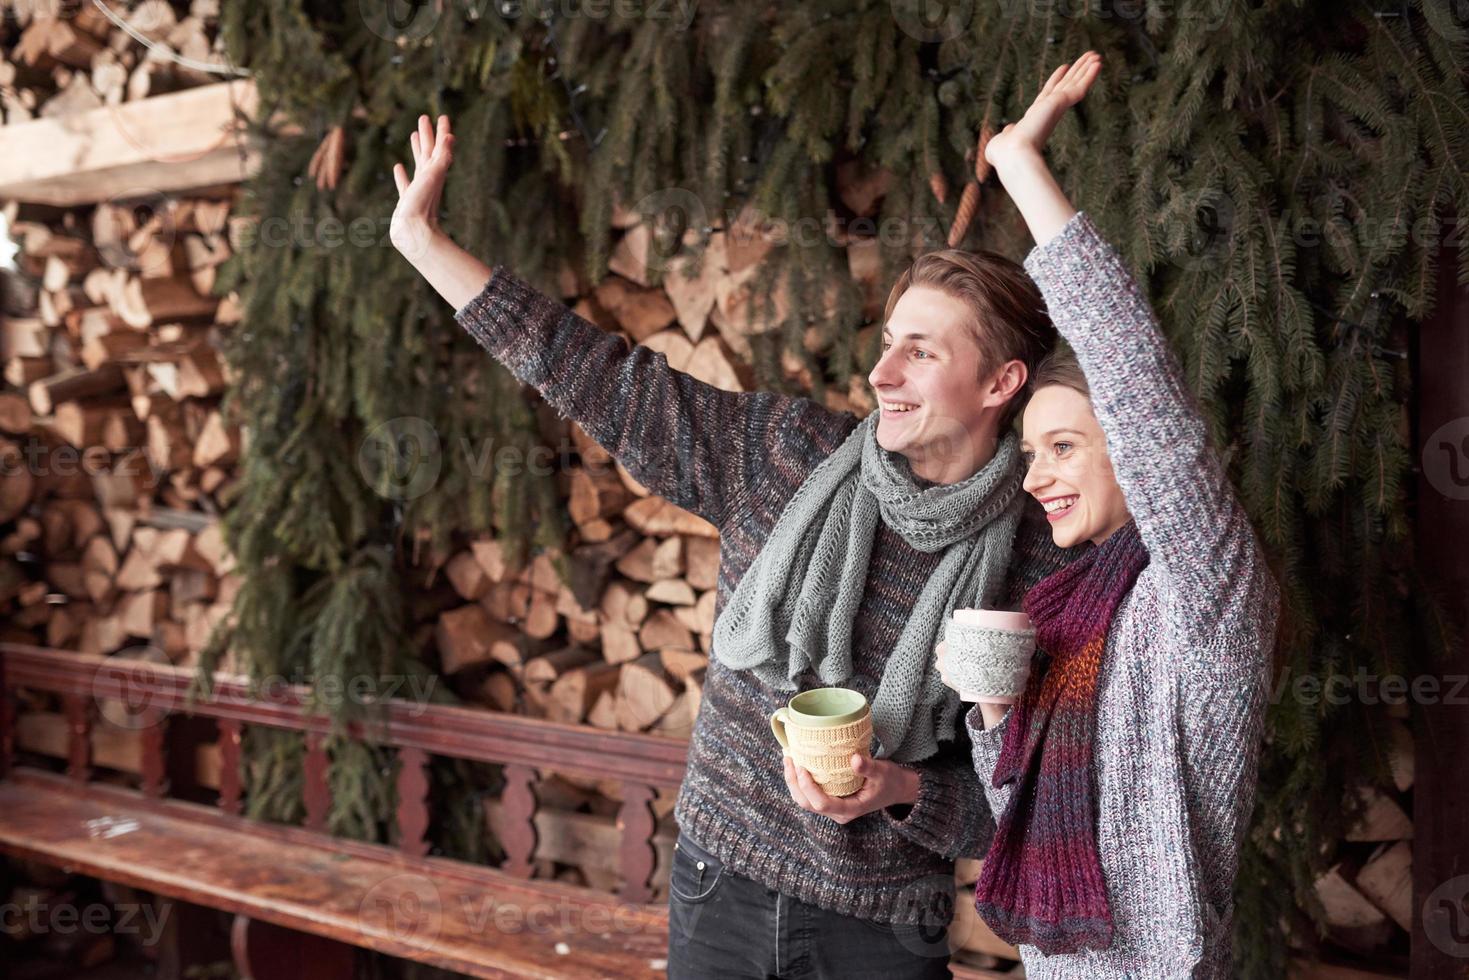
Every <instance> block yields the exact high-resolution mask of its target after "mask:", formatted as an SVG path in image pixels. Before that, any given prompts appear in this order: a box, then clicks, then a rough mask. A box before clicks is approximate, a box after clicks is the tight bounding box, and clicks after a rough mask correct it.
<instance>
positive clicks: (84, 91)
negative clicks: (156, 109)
mask: <svg viewBox="0 0 1469 980" xmlns="http://www.w3.org/2000/svg"><path fill="white" fill-rule="evenodd" d="M4 6H5V7H6V8H8V10H9V13H10V14H11V16H10V17H9V18H7V17H5V16H4V14H3V13H0V31H6V32H9V35H10V36H8V37H3V38H0V39H3V41H4V43H3V45H0V48H3V49H4V50H3V53H0V108H3V110H4V121H5V122H7V123H15V122H23V121H25V120H28V119H35V118H39V117H50V116H67V115H71V114H73V113H77V112H85V111H86V110H88V109H96V108H98V107H101V106H108V105H117V104H119V103H121V102H125V101H132V100H136V99H143V98H147V97H148V96H149V95H159V94H161V93H164V92H172V91H176V90H179V89H184V88H192V87H193V86H196V85H205V84H208V83H210V82H213V81H216V79H215V78H213V77H212V76H210V75H208V74H207V73H205V72H202V71H200V70H198V69H197V68H194V67H190V66H188V65H187V64H185V63H180V62H178V61H176V60H175V58H174V57H172V56H178V57H180V58H184V59H187V60H189V61H193V62H199V63H205V64H213V63H218V62H220V61H222V60H223V58H222V42H221V39H220V37H219V33H218V18H219V2H218V0H192V2H190V3H169V2H168V0H143V2H142V3H132V4H129V3H123V2H119V0H112V2H111V3H110V4H109V6H110V7H112V8H113V9H114V11H115V13H116V15H117V17H118V19H119V20H121V21H122V22H123V23H125V24H126V25H127V27H128V28H130V29H131V32H130V31H129V30H125V29H124V28H122V27H120V26H118V24H116V23H114V22H113V21H112V20H111V19H110V18H108V17H107V16H106V15H105V14H104V13H102V11H100V10H98V9H97V8H96V7H95V6H93V5H92V4H91V3H74V2H66V3H63V2H62V0H12V2H9V3H7V4H5V5H4ZM139 38H145V39H147V42H148V43H147V44H145V43H143V41H140V40H139Z"/></svg>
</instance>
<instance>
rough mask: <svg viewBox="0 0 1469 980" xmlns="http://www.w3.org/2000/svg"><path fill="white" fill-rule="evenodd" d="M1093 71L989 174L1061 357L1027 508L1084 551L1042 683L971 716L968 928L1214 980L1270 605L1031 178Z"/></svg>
mask: <svg viewBox="0 0 1469 980" xmlns="http://www.w3.org/2000/svg"><path fill="white" fill-rule="evenodd" d="M1100 68H1101V57H1100V56H1099V55H1097V54H1096V53H1095V52H1090V51H1089V52H1087V53H1086V54H1085V55H1083V56H1082V57H1081V58H1080V59H1079V60H1078V61H1077V62H1076V63H1075V64H1074V65H1072V66H1070V67H1069V68H1068V66H1066V65H1062V66H1061V67H1060V68H1058V69H1057V70H1056V72H1055V73H1054V74H1053V75H1052V76H1051V78H1050V80H1049V81H1048V82H1047V83H1046V86H1045V88H1044V89H1042V91H1041V93H1040V95H1039V97H1038V98H1037V99H1036V101H1035V103H1034V104H1033V105H1032V106H1031V107H1030V109H1029V110H1028V111H1027V113H1026V115H1025V117H1024V118H1023V119H1022V120H1021V121H1020V122H1019V123H1014V124H1011V125H1009V126H1007V127H1005V129H1004V131H1003V132H1002V133H1000V134H999V135H997V136H996V137H994V139H992V140H991V141H990V143H989V145H988V147H987V148H986V152H985V156H986V159H988V160H989V161H990V163H991V164H993V165H994V168H995V171H996V173H997V174H998V175H999V177H1000V180H1001V182H1002V183H1003V184H1004V185H1005V188H1006V189H1007V190H1008V191H1009V193H1010V195H1011V197H1012V198H1013V199H1014V200H1015V203H1016V206H1017V207H1018V208H1019V210H1020V212H1021V214H1022V215H1023V216H1024V218H1025V221H1026V223H1027V224H1028V225H1029V227H1030V230H1031V233H1032V235H1033V236H1034V238H1035V240H1036V242H1037V245H1036V247H1035V248H1034V249H1033V250H1032V251H1031V253H1030V255H1029V256H1028V257H1027V258H1026V260H1025V268H1026V271H1027V272H1028V273H1030V275H1031V277H1032V278H1033V279H1034V280H1035V282H1036V284H1037V285H1038V286H1039V287H1040V290H1041V293H1042V295H1043V296H1044V297H1045V300H1046V305H1047V307H1048V308H1049V311H1050V314H1051V318H1052V321H1053V322H1054V323H1055V325H1056V327H1057V328H1058V330H1059V331H1060V333H1061V334H1062V335H1063V336H1064V337H1065V338H1066V340H1067V341H1068V342H1069V343H1070V345H1071V348H1072V350H1074V352H1075V353H1074V356H1072V355H1070V354H1067V353H1057V354H1055V355H1053V356H1052V357H1050V358H1049V359H1048V360H1047V361H1046V362H1043V364H1042V365H1041V366H1040V367H1039V368H1038V369H1037V372H1036V377H1035V378H1034V379H1033V380H1032V391H1033V395H1032V397H1031V400H1030V402H1029V404H1028V405H1027V407H1026V409H1025V413H1024V416H1023V423H1022V425H1023V432H1024V438H1023V443H1022V448H1023V450H1024V458H1025V460H1026V465H1027V467H1028V470H1027V475H1026V478H1025V484H1024V487H1025V490H1026V491H1027V492H1029V493H1030V494H1032V495H1033V496H1034V497H1035V498H1036V499H1037V500H1039V501H1040V502H1041V504H1042V505H1043V506H1044V507H1045V508H1046V511H1047V516H1048V519H1049V520H1050V521H1051V530H1052V536H1053V538H1054V540H1055V543H1056V544H1058V545H1061V546H1070V545H1074V544H1081V543H1083V542H1087V541H1090V542H1091V543H1092V544H1093V545H1094V546H1095V547H1093V548H1091V549H1090V550H1088V551H1087V552H1086V554H1085V555H1084V556H1083V557H1082V558H1080V559H1079V560H1077V561H1076V562H1074V563H1073V564H1071V565H1069V566H1068V567H1066V568H1065V569H1063V570H1062V571H1060V572H1057V573H1055V574H1053V575H1051V576H1049V577H1048V578H1046V579H1043V580H1042V581H1041V582H1040V583H1038V584H1037V585H1036V586H1035V588H1033V589H1032V590H1031V591H1030V593H1029V594H1028V595H1027V597H1026V599H1025V610H1026V612H1027V613H1028V614H1029V616H1030V618H1031V620H1032V622H1033V624H1034V625H1035V627H1036V631H1037V643H1038V646H1039V647H1040V648H1041V649H1043V650H1044V651H1046V653H1047V654H1048V655H1049V659H1048V661H1047V665H1046V667H1045V668H1044V670H1037V671H1036V672H1034V673H1033V674H1032V675H1031V677H1030V679H1029V682H1028V683H1027V685H1026V688H1025V690H1024V692H1023V694H1022V695H1021V697H1020V699H1019V701H1018V702H1017V704H1016V705H1015V706H1014V707H1013V708H1012V709H1010V710H1008V712H1007V711H1006V710H1005V709H1004V707H1003V706H993V705H988V704H982V705H979V706H977V709H976V710H971V712H970V713H969V717H968V728H969V732H970V735H971V737H972V739H973V743H974V762H975V766H976V768H977V769H978V772H979V776H980V780H981V782H982V783H983V784H984V786H985V787H986V792H987V794H988V796H989V800H990V805H991V808H992V810H993V811H994V815H995V819H996V822H997V828H996V832H995V837H994V839H993V840H992V842H991V844H990V847H989V851H988V854H987V857H986V859H985V862H984V866H983V871H982V873H981V877H980V880H979V883H978V885H977V886H976V905H977V907H978V909H979V912H980V914H981V915H982V916H983V918H984V919H985V920H986V921H987V922H988V923H989V925H990V926H991V927H992V928H993V929H994V930H995V932H996V933H997V934H999V935H1000V936H1001V937H1003V938H1006V939H1008V940H1009V941H1011V942H1014V943H1017V944H1019V945H1020V952H1021V958H1022V960H1023V961H1024V963H1025V969H1026V975H1027V976H1028V977H1030V978H1032V980H1039V978H1049V977H1086V978H1092V980H1095V978H1098V977H1130V978H1131V977H1138V978H1144V977H1148V978H1151V977H1211V978H1212V977H1227V976H1228V975H1229V973H1230V960H1231V957H1230V934H1231V931H1232V912H1233V906H1232V902H1231V894H1232V891H1233V885H1234V877H1235V872H1236V868H1237V866H1238V860H1239V847H1240V843H1241V841H1242V839H1243V837H1244V835H1245V833H1246V831H1247V828H1248V824H1249V815H1250V811H1251V809H1252V807H1253V802H1254V783H1255V776H1256V766H1257V760H1258V755H1259V746H1260V740H1261V732H1262V723H1263V715H1264V708H1265V702H1266V690H1267V687H1268V681H1269V661H1270V653H1271V648H1272V645H1273V641H1274V632H1275V622H1276V616H1277V612H1278V607H1279V596H1278V590H1277V587H1276V584H1275V582H1274V580H1273V578H1272V577H1271V575H1270V572H1269V570H1268V568H1267V566H1266V562H1265V559H1264V556H1263V555H1262V553H1261V550H1260V547H1259V545H1258V543H1257V542H1256V539H1255V535H1254V532H1253V530H1252V529H1251V527H1250V523H1249V520H1248V518H1247V517H1246V515H1245V513H1244V510H1243V508H1242V507H1241V506H1240V504H1239V501H1238V500H1237V499H1236V498H1235V495H1234V493H1233V492H1232V490H1231V488H1230V485H1229V482H1228V480H1227V478H1226V476H1225V474H1224V470H1223V466H1222V465H1221V462H1220V460H1219V457H1218V456H1217V455H1216V454H1215V452H1214V451H1213V449H1212V448H1210V446H1209V444H1208V442H1207V440H1206V437H1205V427H1204V422H1203V419H1202V418H1201V417H1200V414H1199V411H1198V408H1197V406H1196V405H1195V403H1194V401H1193V399H1192V398H1191V396H1190V394H1189V390H1188V387H1187V385H1186V384H1185V382H1184V379H1183V375H1182V373H1181V370H1180V368H1179V364H1178V362H1177V360H1176V359H1175V358H1174V356H1173V354H1172V353H1171V352H1170V350H1169V348H1168V345H1167V342H1166V341H1165V340H1164V338H1163V336H1162V334H1161V333H1160V332H1159V329H1158V325H1157V321H1156V320H1155V318H1154V316H1153V313H1152V311H1151V309H1150V308H1149V306H1148V303H1147V301H1146V300H1145V299H1144V297H1143V294H1142V292H1141V291H1140V290H1139V288H1138V286H1137V283H1136V282H1135V281H1134V280H1133V278H1132V276H1131V275H1130V274H1129V272H1128V270H1127V267H1126V266H1125V265H1124V264H1123V263H1122V261H1121V259H1120V257H1119V256H1118V254H1117V252H1116V251H1115V250H1114V249H1113V248H1112V246H1110V245H1109V244H1108V243H1107V242H1106V241H1105V240H1104V239H1103V238H1102V237H1101V235H1100V234H1099V233H1098V231H1097V229H1096V227H1095V225H1093V224H1092V222H1091V219H1090V217H1089V216H1088V215H1087V214H1086V213H1085V212H1078V211H1076V210H1075V209H1074V208H1073V207H1072V206H1071V204H1070V202H1069V201H1068V200H1067V199H1066V196H1065V195H1064V194H1063V193H1062V192H1061V189H1060V188H1059V187H1058V186H1057V184H1056V182H1055V180H1054V178H1053V177H1052V176H1051V174H1050V172H1049V171H1048V169H1047V167H1046V165H1045V162H1044V159H1043V157H1042V155H1041V148H1042V147H1043V146H1044V144H1045V141H1046V138H1047V137H1048V136H1049V135H1050V133H1051V132H1052V130H1053V129H1054V128H1055V125H1056V123H1057V122H1058V121H1059V120H1060V118H1061V116H1062V115H1064V114H1065V112H1066V109H1067V108H1068V107H1070V106H1071V105H1074V104H1075V103H1076V102H1078V101H1079V100H1080V99H1081V98H1082V96H1083V95H1085V94H1086V91H1087V89H1088V88H1089V87H1090V86H1091V84H1092V82H1093V81H1095V79H1096V77H1097V74H1098V72H1099V71H1100ZM941 656H942V651H941ZM942 663H943V662H942V660H941V661H940V664H941V668H940V669H941V670H942V669H943V668H942ZM981 718H982V719H983V727H981V726H980V720H981Z"/></svg>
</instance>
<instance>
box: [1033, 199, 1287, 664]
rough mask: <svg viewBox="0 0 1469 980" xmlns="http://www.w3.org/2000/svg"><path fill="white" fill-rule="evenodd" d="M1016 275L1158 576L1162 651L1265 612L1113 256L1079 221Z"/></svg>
mask: <svg viewBox="0 0 1469 980" xmlns="http://www.w3.org/2000/svg"><path fill="white" fill-rule="evenodd" d="M1025 269H1026V271H1027V272H1028V273H1030V275H1031V277H1032V278H1033V279H1034V280H1035V282H1036V284H1037V286H1039V288H1040V291H1041V294H1042V296H1043V297H1044V298H1045V301H1046V306H1047V308H1048V309H1049V311H1050V315H1051V319H1052V321H1053V322H1054V323H1055V325H1056V328H1057V330H1058V331H1060V333H1061V335H1062V336H1064V337H1065V338H1066V339H1067V341H1069V342H1070V344H1071V346H1072V348H1073V349H1074V350H1075V352H1076V357H1077V360H1078V361H1079V362H1080V364H1081V368H1082V370H1083V371H1084V372H1085V373H1086V379H1087V384H1088V386H1089V387H1090V388H1091V403H1092V409H1093V411H1094V412H1095V413H1096V417H1097V421H1098V422H1099V423H1100V424H1101V427H1102V431H1103V432H1104V433H1106V437H1107V451H1108V455H1109V456H1110V458H1111V463H1112V468H1113V470H1114V471H1115V473H1116V475H1117V483H1118V485H1119V486H1120V487H1121V488H1122V493H1123V496H1124V498H1125V499H1126V500H1127V507H1128V510H1129V511H1130V512H1131V514H1132V516H1133V518H1134V519H1135V520H1136V521H1137V526H1138V531H1139V532H1140V533H1141V535H1142V539H1143V542H1144V543H1145V544H1146V545H1147V548H1148V554H1149V556H1150V563H1151V564H1152V565H1154V566H1156V568H1157V573H1158V574H1161V576H1162V582H1163V588H1162V590H1161V595H1162V601H1163V606H1164V614H1165V623H1166V628H1167V630H1168V632H1169V634H1170V640H1171V641H1172V642H1171V643H1170V644H1169V647H1170V648H1171V649H1176V650H1181V651H1184V656H1185V657H1187V658H1190V659H1193V658H1197V657H1199V656H1201V655H1202V651H1203V650H1205V649H1207V648H1208V647H1209V646H1210V643H1209V641H1210V640H1211V639H1212V638H1213V637H1216V636H1218V635H1220V634H1221V633H1223V632H1226V631H1227V630H1228V629H1229V627H1230V623H1231V621H1238V620H1240V619H1251V618H1255V617H1257V616H1258V615H1259V612H1260V610H1261V609H1262V608H1263V607H1264V606H1266V605H1268V604H1270V603H1272V602H1273V601H1274V592H1275V585H1274V582H1273V580H1272V578H1271V576H1270V573H1269V571H1268V568H1267V566H1266V563H1265V562H1264V560H1263V558H1262V555H1261V552H1260V548H1259V545H1258V543H1257V541H1256V539H1255V533H1254V529H1253V528H1252V527H1251V526H1250V522H1249V518H1248V516H1247V515H1246V514H1245V512H1244V508H1243V507H1242V506H1241V505H1240V503H1239V500H1238V498H1237V497H1236V496H1235V493H1234V490H1233V488H1232V487H1231V486H1230V483H1229V480H1228V477H1227V476H1226V475H1225V472H1224V467H1223V464H1222V462H1221V460H1220V458H1219V456H1218V454H1217V453H1216V452H1215V451H1214V449H1213V448H1212V447H1211V446H1210V445H1209V442H1208V439H1207V433H1206V429H1205V423H1204V419H1203V416H1202V414H1201V413H1200V411H1199V408H1198V405H1197V403H1196V402H1195V400H1194V397H1193V395H1192V393H1191V392H1190V391H1189V389H1188V387H1187V385H1186V383H1185V381H1184V376H1183V370H1182V367H1181V366H1180V364H1179V361H1178V359H1177V357H1175V356H1174V354H1173V352H1172V350H1171V349H1170V348H1169V346H1168V341H1167V340H1166V338H1165V337H1164V336H1163V333H1162V331H1161V330H1160V329H1159V327H1158V321H1157V319H1156V317H1155V316H1154V315H1153V310H1152V308H1151V306H1150V305H1149V303H1148V301H1147V300H1146V298H1144V296H1143V294H1142V291H1141V289H1140V288H1139V287H1138V284H1137V282H1136V280H1135V279H1134V278H1133V276H1132V273H1131V272H1130V271H1129V270H1128V268H1127V266H1126V265H1125V264H1124V263H1123V261H1122V257H1121V256H1120V255H1119V254H1118V253H1117V250H1116V249H1115V248H1113V247H1112V245H1110V244H1109V243H1108V242H1107V241H1106V240H1105V239H1103V238H1102V236H1101V233H1100V232H1099V231H1098V230H1097V228H1096V226H1095V225H1094V224H1093V223H1092V219H1091V216H1090V215H1088V214H1087V213H1086V212H1085V211H1078V212H1077V213H1076V214H1075V215H1073V216H1072V217H1071V219H1070V220H1069V221H1068V222H1067V223H1066V225H1065V226H1064V227H1063V228H1062V229H1061V231H1059V232H1058V233H1057V234H1056V236H1055V237H1054V238H1052V239H1051V240H1050V241H1048V242H1046V243H1044V244H1042V245H1037V246H1036V247H1035V248H1034V249H1032V250H1031V252H1030V254H1029V255H1028V256H1027V257H1026V259H1025Z"/></svg>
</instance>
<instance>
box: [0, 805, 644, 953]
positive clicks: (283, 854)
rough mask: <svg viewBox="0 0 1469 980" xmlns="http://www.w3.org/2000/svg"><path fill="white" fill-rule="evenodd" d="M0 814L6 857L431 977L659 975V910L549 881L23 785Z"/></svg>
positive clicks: (246, 822)
mask: <svg viewBox="0 0 1469 980" xmlns="http://www.w3.org/2000/svg"><path fill="white" fill-rule="evenodd" d="M0 812H3V813H4V814H5V820H4V822H3V824H0V851H4V852H5V853H8V854H11V855H14V856H17V857H22V858H28V859H31V860H37V861H41V862H43V863H46V864H57V865H64V866H66V867H68V868H70V869H72V870H73V871H76V872H78V873H81V874H85V875H89V876H92V877H97V878H102V879H104V880H107V881H115V882H119V883H121V884H125V885H131V886H133V887H137V888H145V889H148V890H150V891H155V892H158V893H159V894H162V895H167V896H170V897H173V898H178V899H182V900H184V901H190V902H195V903H198V904H203V905H208V906H210V907H212V908H218V909H223V910H225V911H228V912H235V913H239V914H243V915H247V916H250V917H251V918H253V919H258V920H260V921H263V922H270V923H273V924H275V925H279V926H283V927H285V928H288V929H296V930H298V931H302V932H308V933H311V934H313V935H318V936H324V937H327V938H329V939H336V940H338V941H341V942H346V943H351V944H352V945H354V946H360V947H363V948H367V949H374V950H378V951H379V952H383V953H387V954H388V955H391V956H399V957H404V958H406V959H412V960H415V961H417V962H420V963H427V964H429V965H432V966H437V967H440V968H442V969H447V970H457V971H459V972H461V973H467V974H470V975H471V976H476V977H488V978H495V980H499V978H510V977H539V978H546V980H550V978H553V977H567V978H572V980H576V978H585V980H600V978H602V977H608V976H618V977H650V978H651V977H659V976H662V970H661V969H660V968H659V966H661V961H662V960H663V959H664V958H665V957H666V952H667V916H666V913H665V912H663V910H661V909H658V908H656V907H649V906H641V905H630V904H626V903H620V902H617V901H613V900H608V899H605V898H599V897H596V896H594V895H593V894H592V893H590V892H588V891H587V890H585V889H577V888H573V887H570V886H566V885H561V884H559V883H557V882H536V883H527V882H520V881H516V880H515V879H514V878H511V877H509V876H508V875H503V874H501V873H499V872H498V871H494V870H493V869H488V868H472V867H471V866H469V865H465V864H462V863H460V862H448V861H444V860H442V859H431V858H429V859H419V860H414V859H410V858H407V857H406V856H404V855H403V854H401V853H400V852H397V851H395V850H394V849H392V848H376V850H377V851H380V852H381V853H380V854H377V855H376V856H371V857H369V856H367V853H366V852H365V851H364V848H363V847H362V846H360V845H359V846H358V847H357V848H355V849H354V852H353V853H350V854H342V853H335V852H334V850H333V848H332V847H331V846H330V844H331V842H330V841H323V843H324V844H325V845H326V846H323V843H318V844H314V845H313V844H309V843H300V844H296V843H287V842H283V841H281V840H280V839H278V838H272V837H260V836H257V835H256V834H255V833H254V831H253V829H252V827H253V823H252V822H251V821H249V820H244V819H238V818H229V819H222V820H215V821H211V822H210V823H208V824H205V823H201V822H197V821H194V820H190V819H187V818H183V817H177V816H172V815H168V814H164V813H162V812H160V811H159V809H158V808H156V807H151V808H150V807H143V806H136V807H128V806H124V805H121V804H120V803H119V802H118V800H117V799H116V798H115V797H114V798H112V799H108V800H99V799H94V798H91V797H88V796H83V795H79V794H71V793H65V792H62V791H59V790H56V791H53V790H50V789H48V788H46V787H44V786H41V785H38V784H36V783H34V782H32V781H25V782H19V781H6V782H4V783H0ZM318 839H320V838H318ZM446 865H454V866H456V867H455V871H454V872H453V873H450V874H445V873H443V870H442V869H443V868H444V867H445V866H446ZM469 871H472V872H473V874H472V875H471V874H469V873H467V872H469ZM517 917H519V918H517ZM655 961H657V962H656V963H655Z"/></svg>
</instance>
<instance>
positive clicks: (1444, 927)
mask: <svg viewBox="0 0 1469 980" xmlns="http://www.w3.org/2000/svg"><path fill="white" fill-rule="evenodd" d="M1446 220H1447V219H1446ZM1461 220H1462V218H1461ZM1439 259H1440V261H1439V266H1438V287H1437V288H1438V296H1437V302H1436V309H1435V313H1434V315H1433V316H1432V317H1430V318H1428V319H1427V320H1425V321H1424V322H1423V324H1422V325H1421V327H1420V329H1419V330H1418V345H1419V350H1418V358H1417V369H1418V375H1419V376H1418V378H1417V379H1416V381H1415V384H1414V386H1413V387H1414V389H1415V390H1416V391H1417V392H1418V397H1419V401H1418V406H1417V408H1418V412H1417V416H1418V418H1417V423H1418V425H1417V440H1418V441H1417V443H1416V445H1415V447H1414V448H1415V449H1417V450H1418V452H1415V453H1414V455H1415V457H1416V460H1415V461H1416V462H1418V463H1420V464H1421V465H1420V466H1418V467H1416V469H1417V471H1418V481H1417V482H1418V488H1417V489H1418V516H1417V521H1416V543H1417V550H1418V561H1419V567H1420V569H1421V571H1422V573H1423V576H1424V578H1425V579H1426V580H1427V581H1428V582H1429V583H1431V584H1432V586H1433V587H1434V589H1435V591H1436V592H1437V594H1438V596H1439V598H1441V599H1442V600H1443V601H1444V603H1445V604H1446V606H1447V610H1448V614H1449V616H1450V617H1452V618H1453V619H1454V621H1455V622H1456V623H1457V625H1458V628H1459V630H1460V636H1463V635H1465V634H1464V632H1463V631H1464V629H1465V627H1466V625H1469V563H1466V562H1465V561H1464V542H1466V541H1469V484H1466V483H1465V482H1464V481H1465V479H1466V477H1465V473H1466V472H1469V290H1466V289H1464V288H1463V287H1461V286H1459V284H1458V282H1457V280H1456V278H1455V266H1456V262H1457V255H1456V248H1451V247H1449V246H1448V245H1447V244H1445V245H1444V247H1443V248H1442V249H1441V250H1440V253H1439ZM1425 673H1428V671H1425ZM1431 673H1432V674H1434V675H1436V676H1437V680H1438V681H1439V687H1438V692H1437V696H1436V697H1434V698H1432V703H1427V704H1415V705H1413V708H1412V711H1413V737H1414V740H1415V748H1416V751H1415V753H1414V755H1415V769H1414V776H1413V838H1414V840H1413V903H1412V908H1413V910H1414V911H1415V912H1416V913H1417V914H1415V915H1414V917H1413V918H1414V922H1413V933H1412V940H1411V964H1410V965H1411V970H1412V975H1413V977H1414V978H1415V980H1449V978H1462V977H1463V976H1464V975H1465V971H1466V966H1465V964H1466V963H1469V959H1466V957H1469V912H1466V906H1469V779H1465V778H1464V760H1465V759H1466V758H1469V710H1465V707H1464V701H1463V699H1464V698H1465V697H1466V696H1469V687H1466V686H1465V684H1464V677H1465V675H1466V674H1469V649H1466V648H1465V646H1464V645H1463V644H1460V646H1459V648H1458V649H1457V650H1450V651H1449V655H1448V657H1447V662H1446V663H1444V664H1442V665H1441V667H1440V668H1439V669H1437V670H1433V671H1432V672H1431ZM1415 683H1416V681H1415ZM1410 700H1416V699H1410Z"/></svg>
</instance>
